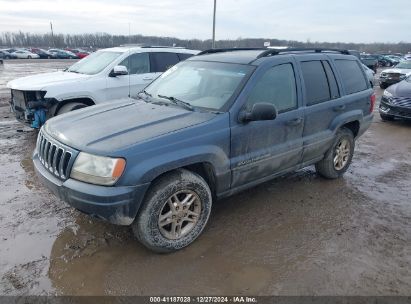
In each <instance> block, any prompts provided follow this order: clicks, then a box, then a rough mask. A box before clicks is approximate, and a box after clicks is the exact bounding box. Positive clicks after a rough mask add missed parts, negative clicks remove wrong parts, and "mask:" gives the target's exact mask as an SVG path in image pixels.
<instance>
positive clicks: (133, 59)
mask: <svg viewBox="0 0 411 304" xmlns="http://www.w3.org/2000/svg"><path fill="white" fill-rule="evenodd" d="M119 65H124V66H126V67H127V70H128V73H129V74H130V75H133V74H144V73H150V59H149V56H148V53H136V54H132V55H130V56H128V57H127V58H126V59H124V60H123V61H122V62H121V63H120V64H119Z"/></svg>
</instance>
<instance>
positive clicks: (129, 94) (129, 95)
mask: <svg viewBox="0 0 411 304" xmlns="http://www.w3.org/2000/svg"><path fill="white" fill-rule="evenodd" d="M130 42H131V35H130V22H129V23H128V43H130ZM130 53H131V52H130V49H128V57H127V58H128V59H127V65H128V67H129V68H130ZM130 70H131V69H130ZM130 82H131V80H130V71H128V98H130V97H131V88H130V87H131V83H130Z"/></svg>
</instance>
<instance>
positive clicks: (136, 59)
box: [7, 47, 199, 128]
mask: <svg viewBox="0 0 411 304" xmlns="http://www.w3.org/2000/svg"><path fill="white" fill-rule="evenodd" d="M198 52H199V51H195V50H187V49H183V48H160V47H152V48H150V47H117V48H110V49H103V50H100V51H97V52H95V53H92V54H91V55H89V56H87V57H86V58H84V59H82V60H80V61H78V62H77V63H75V64H74V65H72V66H71V67H70V68H68V69H66V70H65V71H59V72H54V73H44V74H39V75H33V76H28V77H23V78H20V79H16V80H13V81H10V82H9V83H8V84H7V86H8V87H9V88H10V89H11V107H12V109H13V111H14V113H15V115H16V118H17V119H18V120H19V121H22V122H25V123H27V124H30V125H31V126H32V127H34V128H38V127H39V125H41V123H38V121H36V120H35V113H36V111H37V110H39V111H43V112H46V113H45V114H46V117H45V118H46V119H47V118H49V117H53V116H55V115H59V114H62V113H65V112H69V111H73V110H76V109H79V108H84V107H87V106H91V105H94V104H98V103H102V102H105V101H110V100H113V99H118V98H124V97H127V96H136V95H137V93H138V92H140V91H141V90H142V89H144V88H145V87H146V86H147V85H148V84H149V83H150V82H151V81H153V80H154V79H155V78H157V77H158V76H160V75H161V74H162V73H163V72H164V71H166V70H167V69H168V68H170V67H171V66H173V65H175V64H176V63H178V62H180V61H183V60H185V59H187V58H189V57H191V56H193V55H195V54H197V53H198ZM56 53H58V52H56ZM188 80H189V79H188ZM45 114H44V113H43V114H42V115H45Z"/></svg>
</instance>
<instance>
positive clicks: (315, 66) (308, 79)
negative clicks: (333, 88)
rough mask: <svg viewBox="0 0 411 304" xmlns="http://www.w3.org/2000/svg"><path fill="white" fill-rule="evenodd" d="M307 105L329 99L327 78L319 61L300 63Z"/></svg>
mask: <svg viewBox="0 0 411 304" xmlns="http://www.w3.org/2000/svg"><path fill="white" fill-rule="evenodd" d="M301 70H302V72H303V78H304V84H305V93H306V101H307V105H313V104H317V103H320V102H324V101H327V100H330V99H331V95H330V88H329V86H328V80H327V76H326V74H325V70H324V67H323V64H322V62H321V61H319V60H317V61H304V62H301Z"/></svg>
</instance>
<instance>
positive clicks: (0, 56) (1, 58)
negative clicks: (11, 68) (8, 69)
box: [0, 52, 4, 65]
mask: <svg viewBox="0 0 411 304" xmlns="http://www.w3.org/2000/svg"><path fill="white" fill-rule="evenodd" d="M3 56H4V55H3V53H1V52H0V64H1V65H2V64H3V58H4V57H3Z"/></svg>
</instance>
